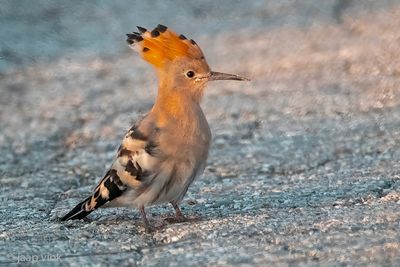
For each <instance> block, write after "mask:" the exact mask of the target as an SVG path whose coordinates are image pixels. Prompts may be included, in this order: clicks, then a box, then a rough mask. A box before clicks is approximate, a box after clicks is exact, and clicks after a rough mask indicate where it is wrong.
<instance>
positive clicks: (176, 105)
mask: <svg viewBox="0 0 400 267" xmlns="http://www.w3.org/2000/svg"><path fill="white" fill-rule="evenodd" d="M200 101H201V96H194V95H193V94H191V92H189V91H188V90H187V91H185V90H184V89H177V88H165V87H161V86H160V87H159V90H158V95H157V98H156V102H155V103H154V106H153V108H152V112H153V113H154V114H155V115H156V117H157V118H158V121H159V123H160V124H161V125H162V124H165V123H167V121H169V120H176V121H186V120H193V119H195V116H196V113H197V112H198V109H199V108H200Z"/></svg>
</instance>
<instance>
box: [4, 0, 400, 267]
mask: <svg viewBox="0 0 400 267" xmlns="http://www.w3.org/2000/svg"><path fill="white" fill-rule="evenodd" d="M272 2H273V1H272ZM376 2H377V1H326V2H325V1H324V4H319V3H320V2H319V1H304V2H303V3H299V1H295V3H289V2H282V3H280V4H274V3H270V2H268V3H263V2H255V3H254V4H253V5H247V4H246V5H245V4H243V3H242V2H233V4H232V5H227V6H226V9H227V11H224V9H223V7H221V5H218V8H217V7H216V5H214V4H213V3H212V2H204V3H203V4H201V6H199V7H198V6H196V5H195V4H188V6H184V7H182V8H181V9H176V10H175V9H174V10H173V11H171V12H176V22H175V25H174V18H171V16H166V15H164V16H161V20H165V21H167V22H170V23H169V24H168V23H165V24H167V25H171V24H172V25H173V26H174V28H175V29H176V30H177V31H179V32H182V33H185V35H187V36H191V34H190V33H191V32H193V34H192V37H193V38H194V39H195V40H196V41H197V43H199V44H200V46H201V47H202V48H203V50H204V51H205V54H206V57H207V58H208V60H209V62H210V65H211V66H212V67H213V68H214V69H215V70H219V71H226V72H232V73H240V74H246V75H249V76H251V77H252V82H250V83H234V82H215V83H213V84H210V85H209V88H208V91H207V94H206V98H205V100H204V103H203V107H204V110H205V113H206V115H207V117H208V119H209V122H210V125H211V128H212V132H213V145H212V149H211V152H210V158H209V161H208V166H207V168H206V171H205V174H204V176H203V177H202V178H201V179H199V180H197V181H196V182H195V184H194V185H193V186H192V187H191V188H190V190H189V192H188V194H187V197H186V198H185V199H184V201H183V205H182V208H183V212H184V213H185V214H186V215H187V216H188V217H189V218H190V219H191V221H190V222H186V223H180V224H168V223H166V222H165V220H164V219H165V218H167V217H169V216H171V215H172V214H173V211H172V210H171V208H170V207H169V206H167V205H165V206H156V207H152V208H150V209H149V215H150V221H151V222H152V223H153V224H156V225H158V226H160V230H158V231H157V232H155V233H153V234H145V233H144V229H143V227H142V224H141V221H140V218H139V214H138V212H137V211H135V210H128V209H107V210H99V211H97V212H95V213H93V214H91V215H90V216H89V218H88V220H86V221H73V222H66V223H60V222H59V221H58V218H59V217H60V216H61V215H62V214H64V213H65V212H66V211H67V210H68V209H69V208H71V207H72V206H73V205H74V204H76V202H77V201H78V200H80V199H81V198H82V197H84V196H85V195H86V194H88V192H90V191H91V190H92V188H93V186H94V184H95V183H96V181H97V180H98V179H99V178H100V177H101V176H102V175H104V172H105V170H106V168H107V167H108V165H109V164H110V161H111V160H112V158H113V157H114V155H115V151H116V149H117V147H118V146H119V142H120V140H121V138H122V137H123V135H124V133H125V131H126V130H127V129H128V128H129V127H130V125H131V123H132V122H133V121H134V120H135V119H136V118H137V117H138V116H139V115H140V114H142V113H144V112H146V111H147V110H148V109H149V108H150V107H151V105H152V103H153V99H154V96H155V94H156V86H157V85H156V80H155V79H154V74H153V72H152V70H151V68H150V67H149V66H148V65H146V64H145V63H144V62H142V61H141V60H140V59H139V58H138V57H137V56H136V55H134V54H133V53H132V52H131V51H129V49H128V48H127V47H126V46H125V44H123V41H124V39H123V36H122V37H121V36H120V35H118V34H119V32H120V31H121V29H122V30H124V33H125V31H131V30H133V26H132V25H131V24H132V23H131V24H129V25H128V20H129V19H128V17H129V18H130V20H131V22H136V21H134V19H132V15H130V13H129V12H131V13H132V12H135V11H130V10H128V11H127V9H128V6H129V5H128V4H127V3H124V2H120V3H119V4H115V5H111V6H110V7H109V9H107V8H105V7H104V5H103V6H100V7H94V6H93V7H92V6H89V4H88V6H83V7H82V11H81V13H78V14H75V13H74V14H71V15H68V14H66V13H68V11H69V9H68V8H71V7H70V6H68V5H67V6H64V7H59V8H58V9H57V8H56V7H54V8H53V9H51V8H50V7H51V5H52V4H50V3H48V2H46V4H44V2H43V3H41V4H38V7H37V8H36V9H35V8H32V9H29V10H28V9H23V10H18V12H20V13H21V14H22V15H21V14H20V13H18V12H17V11H16V9H12V5H11V4H10V3H9V4H8V6H6V7H7V9H6V10H5V11H3V14H5V15H7V16H8V17H9V20H12V19H11V15H10V14H13V12H17V13H18V14H20V15H21V16H24V17H23V18H36V19H38V18H40V16H38V12H39V11H43V10H42V9H40V8H41V7H43V6H46V7H48V6H49V9H50V10H53V11H52V12H53V13H55V14H56V15H54V16H55V17H56V18H57V19H56V20H57V21H60V25H61V26H60V27H61V28H60V29H61V32H63V33H64V34H67V35H68V32H69V31H71V33H69V35H70V36H75V39H73V38H72V39H71V41H70V43H69V44H68V43H62V42H61V41H60V42H61V43H62V44H61V43H58V41H52V42H51V47H52V48H51V51H53V52H51V53H50V52H49V54H48V55H47V56H46V54H44V53H43V49H39V48H38V49H37V52H35V51H33V52H32V54H31V56H30V57H29V56H28V57H26V58H25V59H21V60H19V59H18V58H24V55H28V54H29V50H30V49H31V50H32V47H33V48H35V47H36V48H37V47H40V46H41V44H40V43H35V42H36V41H37V40H36V39H33V41H32V43H33V44H27V45H26V46H24V47H23V46H22V44H18V45H16V46H15V47H13V46H12V45H11V40H12V38H14V37H13V36H14V35H12V34H11V35H10V36H11V37H10V40H6V41H3V40H4V39H3V36H5V34H6V33H7V31H8V32H10V31H11V30H10V29H11V28H10V29H8V30H2V31H1V33H0V34H1V37H2V38H1V39H3V40H2V50H1V51H2V55H3V56H2V59H3V61H2V63H1V64H2V67H1V69H2V72H1V75H0V84H1V86H0V94H1V97H0V152H1V155H2V156H1V157H0V175H1V176H0V177H1V178H0V184H1V186H0V199H1V202H0V218H1V220H0V264H5V265H9V264H11V263H13V262H18V261H19V262H20V263H24V262H25V263H26V262H30V263H31V262H32V261H37V262H36V263H37V264H38V265H48V266H52V265H53V264H57V265H62V266H64V265H65V266H69V265H72V266H76V264H80V265H86V266H89V265H96V264H97V265H107V264H112V265H117V264H120V265H122V266H128V265H140V266H167V265H169V266H182V265H184V266H189V265H191V266H192V265H216V266H226V265H240V266H248V265H254V266H258V265H268V266H270V265H278V266H288V265H295V266H299V265H300V266H302V265H307V266H319V265H329V266H331V265H340V266H342V265H371V266H395V265H399V264H400V234H399V233H400V231H399V230H400V205H399V204H400V173H399V170H400V163H399V162H400V150H399V148H400V145H399V144H400V143H399V141H400V130H399V129H400V105H399V104H400V87H399V84H400V31H399V29H400V19H399V18H400V3H398V4H397V3H396V1H382V2H379V4H377V3H376ZM168 3H169V2H168ZM174 3H175V2H174ZM221 3H224V2H220V4H221ZM347 3H348V4H347ZM137 5H138V7H137V8H138V9H139V10H140V11H143V12H144V11H146V10H147V9H149V10H150V9H151V7H150V6H146V4H143V3H142V4H137ZM168 8H170V7H169V6H168V5H167V4H158V5H157V6H156V7H155V8H154V10H155V11H154V12H155V13H157V12H158V14H165V12H166V11H165V10H169V9H168ZM196 8H197V9H196ZM72 9H73V10H76V9H77V8H76V7H74V8H72ZM35 10H36V11H35ZM38 10H39V11H38ZM57 10H58V11H57ZM198 10H200V11H202V12H203V13H201V12H200V11H198ZM24 12H25V13H24ZM35 12H36V13H35ZM43 12H44V11H43ZM57 12H58V13H57ZM90 12H92V14H93V16H92V17H90V16H89V17H88V14H89V13H90ZM107 12H109V13H110V14H111V15H113V14H121V16H111V15H110V14H109V13H107ZM118 12H119V13H118ZM190 12H192V13H190ZM199 12H200V13H199ZM50 13H51V12H50ZM53 13H51V14H53ZM104 14H106V15H107V16H105V17H106V18H107V20H110V21H112V23H111V26H110V25H109V24H107V21H106V22H103V23H104V24H96V23H94V22H93V20H96V19H97V18H98V17H100V16H101V15H104ZM172 14H175V13H172ZM193 14H200V15H197V17H196V16H194V15H193ZM129 15H130V16H129ZM192 15H193V16H192ZM68 16H70V17H69V20H78V21H79V19H82V20H83V18H85V21H91V24H89V25H88V26H87V28H85V27H82V28H83V29H76V30H75V31H76V32H75V31H74V24H71V25H70V24H68V23H66V22H64V21H65V20H67V19H66V17H68ZM141 16H142V17H143V20H144V21H145V23H143V25H144V26H148V27H150V26H151V25H153V24H157V23H158V21H156V22H154V17H153V16H151V17H148V18H147V17H146V16H145V15H143V14H141ZM145 17H146V18H145ZM188 17H190V18H193V20H189V19H188ZM17 18H18V17H17ZM204 19H206V22H204V25H203V27H196V23H197V25H198V23H199V21H202V20H204ZM32 20H33V19H32ZM69 20H67V21H69ZM4 21H7V20H6V18H4V17H3V18H2V24H3V22H4ZM49 21H50V22H51V21H52V19H51V18H50V19H48V20H46V19H45V20H44V22H42V23H43V25H42V26H40V27H39V26H32V27H33V28H35V27H38V29H42V28H41V27H44V28H46V27H49V25H55V24H54V23H50V22H49ZM186 21H187V23H186ZM150 22H151V24H150ZM161 22H162V21H161ZM69 23H72V22H69ZM136 23H137V24H140V23H141V22H140V21H138V22H136ZM146 23H149V25H146ZM48 24H49V25H48ZM3 25H5V24H3ZM10 25H11V24H10ZM21 25H22V24H21ZM21 25H19V24H18V25H17V24H16V26H15V27H17V28H18V27H20V28H18V29H19V30H21V31H22V32H23V31H24V30H25V28H24V27H25V25H23V26H21ZM35 25H36V24H35ZM85 25H86V24H85ZM118 25H119V26H118ZM121 25H122V26H121ZM117 26H118V27H117ZM54 27H55V26H54ZM63 27H64V28H63ZM65 27H66V28H65ZM91 28H92V29H93V33H91V35H90V36H89V37H88V39H85V38H83V39H82V38H81V36H84V35H85V33H88V32H89V29H91ZM131 28H132V29H131ZM38 29H36V28H35V30H38ZM100 29H103V30H105V31H106V32H107V30H109V34H108V35H107V36H106V37H105V39H106V40H105V43H104V44H102V45H99V44H96V43H97V42H101V41H102V38H98V36H100V37H101V35H100V34H99V32H100ZM203 30H204V32H203ZM53 31H54V30H53ZM54 35H55V34H54V32H53V33H52V35H51V36H54ZM93 35H96V36H97V38H96V37H95V36H93ZM15 36H17V35H15ZM28 37H29V36H28ZM21 38H25V37H21ZM118 38H119V39H118ZM121 38H122V39H121ZM64 39H65V36H64V37H63V38H60V40H64ZM87 40H90V42H88V41H87ZM121 40H122V42H121ZM54 42H55V43H54ZM92 43H93V46H91V45H90V44H92ZM99 46H100V47H99ZM5 47H7V48H8V51H9V52H8V54H7V53H6V54H5V53H4V51H5ZM43 47H44V48H46V47H47V46H46V45H44V46H42V48H43ZM64 47H70V48H69V49H67V50H65V49H63V48H64ZM112 47H115V49H112ZM13 49H14V50H13ZM46 49H47V48H46ZM110 49H111V50H113V51H114V52H112V51H109V53H106V52H104V51H105V50H107V51H108V50H110ZM70 50H74V51H73V52H71V51H70ZM88 50H91V51H92V53H87V51H88ZM10 51H11V52H10ZM10 55H13V56H10ZM52 259H53V260H55V261H51V260H52Z"/></svg>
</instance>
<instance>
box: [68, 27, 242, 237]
mask: <svg viewBox="0 0 400 267" xmlns="http://www.w3.org/2000/svg"><path fill="white" fill-rule="evenodd" d="M137 28H138V30H139V32H133V33H129V34H127V37H128V38H127V42H128V44H129V46H130V47H131V48H132V49H133V50H134V51H136V52H137V53H139V55H140V56H141V57H142V58H143V59H144V60H145V61H147V62H148V63H150V64H151V65H152V66H153V67H154V68H155V70H156V73H157V76H158V80H159V86H158V95H157V98H156V101H155V104H154V105H153V107H152V109H151V110H150V112H149V113H147V115H145V116H144V117H143V118H142V119H141V120H140V121H139V122H137V123H136V124H135V125H134V126H133V127H132V128H130V130H129V131H128V133H127V134H126V135H125V138H123V141H122V144H121V146H120V147H119V149H118V153H117V156H116V158H115V160H114V162H113V163H112V165H111V168H110V169H109V170H108V172H107V173H106V175H105V176H104V178H103V179H102V180H101V181H100V182H99V184H98V185H97V187H96V188H95V189H94V191H93V194H92V195H90V196H89V197H87V198H86V199H85V200H83V201H82V202H81V203H79V204H78V205H77V206H76V207H75V208H73V209H72V210H71V211H70V212H69V213H68V214H66V215H65V216H64V217H63V218H62V219H61V220H62V221H66V220H73V219H82V218H84V217H85V216H87V215H88V214H89V213H91V212H92V211H94V210H95V209H97V208H99V207H101V206H103V207H134V208H138V209H139V211H140V213H141V216H142V219H143V223H144V226H145V229H146V231H147V232H149V231H150V230H151V229H152V227H151V226H150V224H149V222H148V220H147V218H146V213H145V207H146V206H150V205H154V204H159V203H167V202H169V203H171V204H172V206H173V208H174V209H175V213H176V217H175V219H176V221H178V222H181V221H184V220H185V217H184V216H183V214H182V213H181V211H180V209H179V206H178V205H179V203H180V202H181V200H182V199H183V197H184V196H185V194H186V192H187V190H188V187H189V186H190V184H191V183H192V182H193V181H194V180H195V179H196V177H198V176H199V175H201V174H202V173H203V171H204V168H205V163H206V159H207V157H208V150H209V147H210V140H211V132H210V128H209V126H208V123H207V120H206V118H205V116H204V114H203V111H202V109H201V107H200V101H201V99H202V97H203V93H204V89H205V86H206V84H207V82H209V81H214V80H238V81H245V80H248V79H247V78H245V77H240V76H238V75H233V74H227V73H221V72H214V71H211V70H210V67H209V66H208V64H207V61H206V59H205V58H204V55H203V52H202V51H201V49H200V47H199V46H198V45H197V44H196V42H195V41H193V40H191V39H187V38H186V37H185V36H183V35H178V34H176V33H175V32H173V31H171V30H170V29H168V28H167V27H166V26H164V25H160V24H159V25H158V26H157V27H156V28H154V29H153V30H152V31H151V32H150V31H147V30H146V29H145V28H143V27H139V26H138V27H137Z"/></svg>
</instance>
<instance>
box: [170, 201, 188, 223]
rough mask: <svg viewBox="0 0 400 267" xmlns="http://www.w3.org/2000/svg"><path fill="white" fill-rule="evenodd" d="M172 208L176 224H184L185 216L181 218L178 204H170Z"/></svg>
mask: <svg viewBox="0 0 400 267" xmlns="http://www.w3.org/2000/svg"><path fill="white" fill-rule="evenodd" d="M171 205H172V207H174V209H175V218H176V221H177V222H184V221H186V218H185V216H183V214H182V212H181V209H180V208H179V206H178V204H176V203H175V202H171Z"/></svg>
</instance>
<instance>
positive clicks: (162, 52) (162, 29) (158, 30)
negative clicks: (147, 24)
mask: <svg viewBox="0 0 400 267" xmlns="http://www.w3.org/2000/svg"><path fill="white" fill-rule="evenodd" d="M137 28H138V30H139V32H133V33H128V34H127V37H128V39H127V40H126V41H127V42H128V44H129V46H130V47H131V48H132V49H133V50H135V51H136V52H138V53H139V54H140V55H141V56H142V58H143V59H144V60H146V61H147V62H149V63H150V64H152V65H153V66H154V67H156V68H163V67H164V66H165V64H166V63H168V62H170V61H173V60H175V59H177V58H182V57H186V58H192V59H196V58H202V57H203V52H202V51H201V49H200V47H199V46H198V45H197V44H196V42H195V41H193V40H188V39H186V37H185V36H183V35H182V34H181V35H178V34H176V33H175V32H173V31H171V30H169V29H168V28H167V27H166V26H164V25H161V24H158V26H157V27H155V28H154V29H153V30H152V31H151V32H149V31H147V30H146V29H145V28H143V27H139V26H138V27H137Z"/></svg>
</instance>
